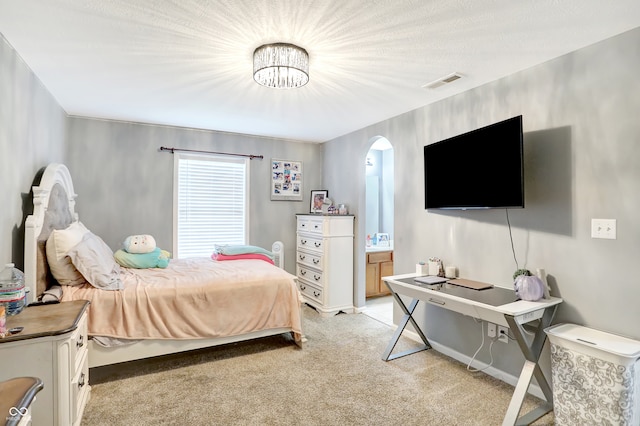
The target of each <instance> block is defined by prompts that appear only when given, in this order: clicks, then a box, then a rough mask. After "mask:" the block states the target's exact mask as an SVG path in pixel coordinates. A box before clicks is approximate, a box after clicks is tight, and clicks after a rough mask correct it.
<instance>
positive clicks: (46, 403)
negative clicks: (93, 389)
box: [0, 300, 90, 426]
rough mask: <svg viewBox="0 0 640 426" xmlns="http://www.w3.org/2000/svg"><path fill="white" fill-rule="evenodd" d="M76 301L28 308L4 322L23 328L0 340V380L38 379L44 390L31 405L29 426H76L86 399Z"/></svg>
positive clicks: (82, 306) (80, 311)
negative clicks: (31, 420) (31, 424)
mask: <svg viewBox="0 0 640 426" xmlns="http://www.w3.org/2000/svg"><path fill="white" fill-rule="evenodd" d="M88 306H89V302H88V301H85V300H78V301H74V302H62V303H58V304H52V305H41V306H32V307H27V308H25V309H24V310H23V311H22V312H21V313H19V314H18V315H15V316H11V317H8V318H7V328H11V327H18V326H19V327H24V329H23V331H22V332H21V333H19V334H15V335H11V336H8V337H5V338H4V339H0V359H2V364H3V366H2V369H1V370H0V380H8V379H10V378H12V377H16V376H31V377H38V378H40V379H41V380H42V382H43V383H44V388H43V389H42V391H40V392H39V393H38V396H37V401H35V402H34V403H33V405H32V407H31V410H30V411H31V417H32V419H33V424H34V425H59V426H68V425H79V424H80V422H81V420H82V413H83V412H84V407H85V405H86V404H87V401H88V400H89V393H90V386H89V362H88V350H87V313H86V310H87V307H88Z"/></svg>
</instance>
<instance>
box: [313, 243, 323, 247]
mask: <svg viewBox="0 0 640 426" xmlns="http://www.w3.org/2000/svg"><path fill="white" fill-rule="evenodd" d="M313 245H314V246H316V247H320V246H321V245H322V243H318V242H316V243H314V244H313Z"/></svg>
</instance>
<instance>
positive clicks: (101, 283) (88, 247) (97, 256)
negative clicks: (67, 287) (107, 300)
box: [67, 232, 123, 290]
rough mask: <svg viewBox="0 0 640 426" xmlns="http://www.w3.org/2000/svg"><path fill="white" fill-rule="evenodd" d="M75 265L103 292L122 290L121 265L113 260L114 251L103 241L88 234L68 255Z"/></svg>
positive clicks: (89, 281) (88, 280) (90, 282)
mask: <svg viewBox="0 0 640 426" xmlns="http://www.w3.org/2000/svg"><path fill="white" fill-rule="evenodd" d="M67 254H68V255H69V257H70V258H71V262H72V263H73V265H74V266H75V267H76V268H77V269H78V271H80V273H81V274H82V275H83V276H84V277H85V278H86V280H87V282H88V283H89V284H91V285H92V286H94V287H96V288H99V289H102V290H121V289H122V287H123V285H122V280H121V279H120V265H118V264H117V263H116V260H115V259H114V258H113V251H112V250H111V248H110V247H109V246H108V245H107V244H106V243H105V242H104V241H103V240H102V238H100V237H98V236H97V235H95V234H92V233H91V232H87V233H86V234H85V235H84V237H82V241H80V242H79V243H78V244H76V245H75V246H74V247H73V248H72V249H71V250H69V252H68V253H67Z"/></svg>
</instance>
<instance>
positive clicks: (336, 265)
mask: <svg viewBox="0 0 640 426" xmlns="http://www.w3.org/2000/svg"><path fill="white" fill-rule="evenodd" d="M296 216H297V232H296V233H297V243H296V272H297V276H298V288H299V289H300V292H301V293H302V296H303V297H304V301H305V302H306V303H308V304H309V305H311V306H313V307H314V308H315V309H316V310H317V311H318V312H319V313H320V315H322V316H330V315H335V314H337V313H338V312H340V311H343V312H346V313H353V311H354V308H353V221H354V216H353V215H318V214H299V215H296Z"/></svg>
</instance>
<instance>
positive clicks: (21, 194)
mask: <svg viewBox="0 0 640 426" xmlns="http://www.w3.org/2000/svg"><path fill="white" fill-rule="evenodd" d="M64 146H65V113H64V111H63V110H62V108H60V106H59V105H58V103H57V102H56V101H55V99H54V98H53V97H52V96H51V95H50V94H49V92H48V91H47V89H46V88H45V87H44V86H43V85H42V83H41V82H40V80H38V78H37V77H36V76H35V75H34V74H33V73H32V72H31V70H30V69H29V68H28V67H27V65H26V64H25V63H24V61H23V60H22V58H20V56H19V55H17V54H16V52H15V50H14V49H13V47H11V45H9V43H8V42H7V41H6V39H5V38H4V36H3V35H2V34H0V194H1V195H2V207H1V208H0V265H4V264H5V263H9V262H14V263H15V264H16V266H17V267H18V268H20V269H24V218H25V217H26V215H27V214H30V213H32V212H33V203H32V202H31V195H30V192H31V186H32V185H33V181H34V177H35V176H36V172H37V171H38V170H39V169H41V168H43V167H44V166H46V165H47V164H48V163H49V162H62V161H63V160H64V157H63V153H64Z"/></svg>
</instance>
